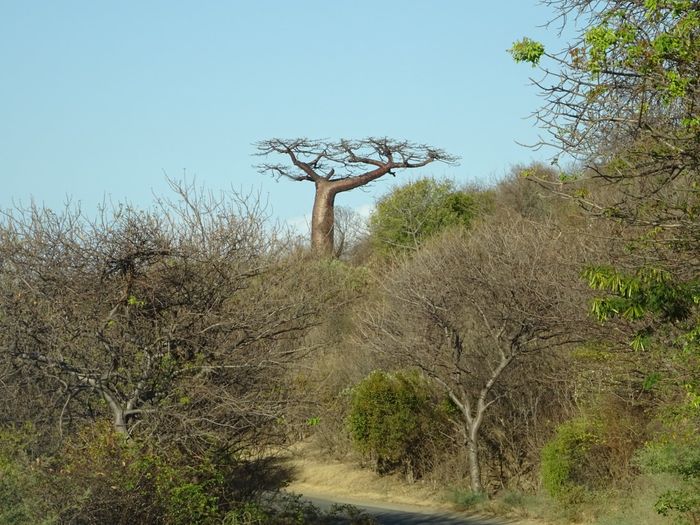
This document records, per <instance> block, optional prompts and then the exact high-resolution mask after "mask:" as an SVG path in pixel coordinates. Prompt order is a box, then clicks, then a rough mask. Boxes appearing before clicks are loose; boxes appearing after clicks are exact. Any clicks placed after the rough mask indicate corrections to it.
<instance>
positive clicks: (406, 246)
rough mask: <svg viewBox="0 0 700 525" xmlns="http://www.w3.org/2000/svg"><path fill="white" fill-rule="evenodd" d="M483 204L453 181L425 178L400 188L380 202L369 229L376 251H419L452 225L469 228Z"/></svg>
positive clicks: (383, 252) (385, 252) (387, 252)
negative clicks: (461, 189) (418, 248)
mask: <svg viewBox="0 0 700 525" xmlns="http://www.w3.org/2000/svg"><path fill="white" fill-rule="evenodd" d="M481 205H482V203H481V201H480V199H479V197H478V196H477V195H476V194H474V193H468V192H465V191H460V190H458V189H457V188H456V187H455V184H454V183H453V182H452V181H449V180H445V181H437V180H435V179H430V178H423V179H419V180H417V181H415V182H411V183H408V184H405V185H403V186H398V187H396V188H394V190H393V191H391V192H390V193H389V194H388V195H386V196H384V197H383V198H382V199H380V200H379V202H378V203H377V207H376V210H375V211H374V213H373V214H372V216H371V217H370V222H369V230H370V236H371V239H372V244H373V246H374V249H375V250H376V251H378V252H379V253H382V254H390V253H398V252H403V251H406V250H415V249H416V248H417V247H418V246H419V245H420V244H421V243H422V242H423V241H425V240H426V239H428V238H430V237H431V236H433V235H435V234H436V233H438V232H440V231H442V230H444V229H445V228H447V227H449V226H454V225H458V224H461V225H464V226H468V225H469V224H471V222H472V221H473V220H474V218H475V217H476V216H477V214H478V211H479V208H480V206H481Z"/></svg>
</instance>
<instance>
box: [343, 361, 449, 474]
mask: <svg viewBox="0 0 700 525" xmlns="http://www.w3.org/2000/svg"><path fill="white" fill-rule="evenodd" d="M445 426H446V415H445V412H444V410H442V409H441V406H440V403H439V402H438V400H437V399H436V398H435V396H434V395H433V392H432V390H431V389H430V386H429V385H428V384H427V382H426V381H425V380H424V379H423V378H422V377H421V376H420V375H419V374H418V373H415V372H397V373H387V372H382V371H375V372H372V373H371V374H370V375H369V376H368V377H367V378H365V379H364V380H363V381H361V382H360V383H359V384H358V385H357V386H356V387H355V388H354V389H353V391H352V396H351V407H350V414H349V417H348V427H349V430H350V434H351V437H352V440H353V443H354V445H355V447H356V448H357V450H358V451H360V452H361V453H363V454H365V455H367V456H369V457H370V458H372V459H373V460H374V461H375V465H376V468H377V470H378V471H379V472H382V473H384V472H389V471H391V470H396V469H399V470H403V472H404V473H405V474H407V475H408V476H409V477H413V476H420V475H421V474H422V473H423V472H424V471H425V470H426V469H427V468H428V463H429V462H430V452H429V451H428V450H427V445H428V443H430V442H431V441H433V442H434V441H435V440H438V439H440V438H439V437H438V436H439V435H440V430H441V429H444V427H445Z"/></svg>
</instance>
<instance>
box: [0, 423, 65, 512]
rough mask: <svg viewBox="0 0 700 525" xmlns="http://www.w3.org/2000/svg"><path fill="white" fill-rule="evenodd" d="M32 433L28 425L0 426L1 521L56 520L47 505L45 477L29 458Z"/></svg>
mask: <svg viewBox="0 0 700 525" xmlns="http://www.w3.org/2000/svg"><path fill="white" fill-rule="evenodd" d="M35 437H36V436H35V432H34V430H33V429H32V428H31V427H30V426H25V427H23V428H2V429H0V523H3V524H6V525H33V524H38V525H50V524H53V523H57V516H56V512H55V511H54V510H53V509H49V508H47V505H46V492H47V489H49V487H48V486H47V484H46V483H45V481H46V479H45V477H44V476H43V475H42V472H41V469H40V468H38V467H39V465H38V464H37V463H36V462H34V463H33V462H32V457H31V450H30V449H31V447H32V445H33V444H34V442H35Z"/></svg>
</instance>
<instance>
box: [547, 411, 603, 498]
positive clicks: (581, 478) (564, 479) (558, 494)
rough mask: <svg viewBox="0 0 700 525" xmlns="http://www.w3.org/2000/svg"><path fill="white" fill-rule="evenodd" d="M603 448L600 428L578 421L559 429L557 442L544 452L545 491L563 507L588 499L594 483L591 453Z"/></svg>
mask: <svg viewBox="0 0 700 525" xmlns="http://www.w3.org/2000/svg"><path fill="white" fill-rule="evenodd" d="M600 444H601V438H600V425H599V424H598V423H596V422H593V421H590V420H587V419H584V418H579V419H573V420H571V421H567V422H565V423H562V424H561V425H559V427H557V430H556V433H555V436H554V438H553V439H552V440H551V441H550V442H549V443H547V444H546V445H545V446H544V448H543V449H542V456H541V465H540V474H541V476H542V484H543V485H544V488H545V490H546V491H547V492H548V493H549V494H550V495H551V496H552V497H554V498H555V499H557V500H559V501H560V502H563V503H578V502H580V501H582V500H583V499H585V496H586V493H587V491H588V490H589V489H591V488H594V487H593V485H595V484H596V480H591V476H590V474H589V472H588V470H589V469H590V467H591V465H590V458H591V454H590V453H591V450H592V449H593V447H595V446H596V445H600Z"/></svg>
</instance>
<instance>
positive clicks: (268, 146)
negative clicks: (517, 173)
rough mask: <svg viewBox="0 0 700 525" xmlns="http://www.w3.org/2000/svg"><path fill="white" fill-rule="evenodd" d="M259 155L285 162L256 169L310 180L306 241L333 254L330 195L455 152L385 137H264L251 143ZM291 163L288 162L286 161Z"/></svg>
mask: <svg viewBox="0 0 700 525" xmlns="http://www.w3.org/2000/svg"><path fill="white" fill-rule="evenodd" d="M256 146H257V150H258V155H260V156H265V157H267V156H269V155H272V154H280V155H286V156H287V157H288V162H285V163H264V164H260V165H259V166H258V168H259V170H260V172H261V173H270V174H272V175H273V176H275V177H277V178H280V177H285V178H288V179H291V180H295V181H309V182H313V183H314V185H315V187H316V196H315V198H314V207H313V212H312V216H311V245H312V248H313V249H314V251H316V252H317V253H320V254H323V255H326V256H332V255H333V254H334V249H333V239H334V233H333V224H334V204H335V197H336V195H338V194H339V193H342V192H344V191H349V190H352V189H355V188H359V187H360V186H365V185H367V184H369V183H370V182H372V181H374V180H377V179H378V178H380V177H383V176H385V175H395V172H396V170H400V169H411V168H421V167H423V166H426V165H428V164H430V163H431V162H435V161H439V162H446V163H454V162H456V161H457V158H456V157H453V156H451V155H448V154H447V153H445V152H444V151H442V150H440V149H436V148H432V147H430V146H426V145H422V144H413V143H411V142H407V141H397V140H391V139H388V138H367V139H364V140H345V139H343V140H340V141H338V142H330V141H325V140H309V139H304V138H299V139H290V140H286V139H277V138H275V139H269V140H264V141H261V142H258V143H257V144H256ZM289 162H291V166H290V165H289Z"/></svg>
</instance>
